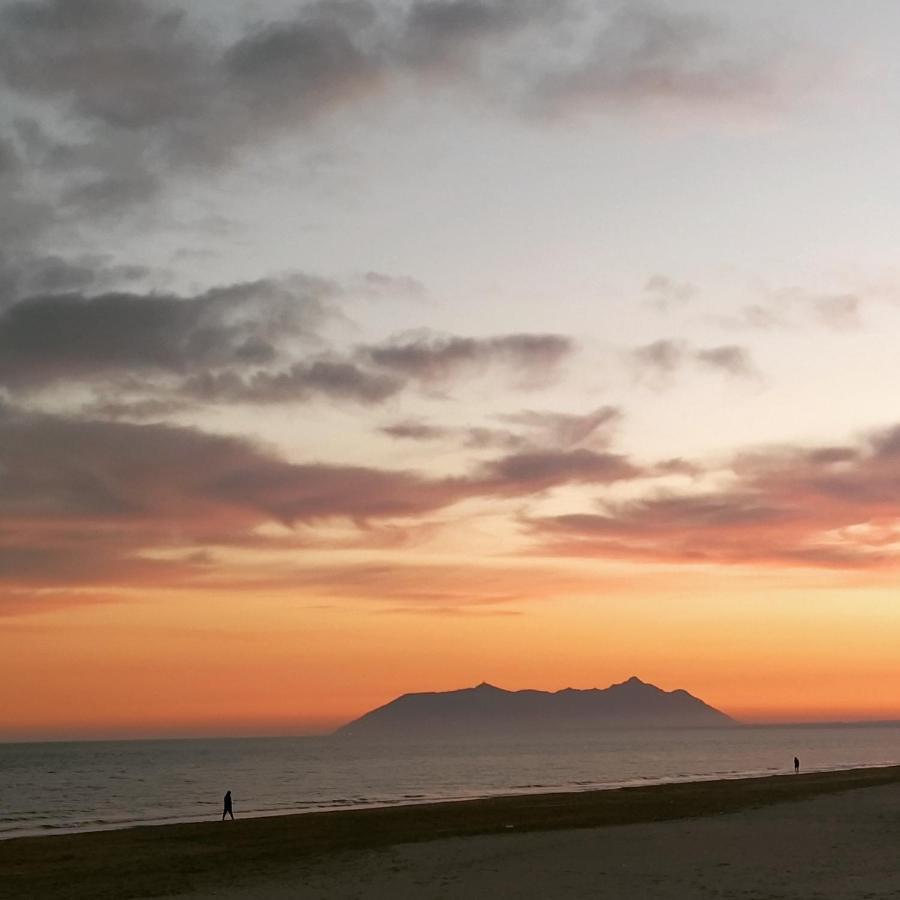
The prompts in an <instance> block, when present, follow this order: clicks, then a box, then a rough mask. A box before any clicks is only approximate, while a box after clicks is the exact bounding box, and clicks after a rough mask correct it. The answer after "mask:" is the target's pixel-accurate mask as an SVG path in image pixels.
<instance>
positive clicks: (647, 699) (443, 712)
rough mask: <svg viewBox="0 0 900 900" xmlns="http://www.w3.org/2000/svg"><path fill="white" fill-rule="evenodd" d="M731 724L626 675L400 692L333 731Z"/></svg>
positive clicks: (682, 694)
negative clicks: (542, 687)
mask: <svg viewBox="0 0 900 900" xmlns="http://www.w3.org/2000/svg"><path fill="white" fill-rule="evenodd" d="M736 724H737V723H736V722H735V721H734V719H732V718H730V717H729V716H727V715H725V713H723V712H720V711H719V710H717V709H715V708H714V707H712V706H709V705H708V704H707V703H704V702H703V701H702V700H699V699H697V697H694V696H692V695H691V694H689V693H688V692H687V691H683V690H676V691H664V690H661V689H660V688H658V687H656V686H655V685H652V684H647V683H646V682H644V681H641V679H640V678H637V677H633V678H629V679H628V680H627V681H623V682H622V683H621V684H613V685H611V686H610V687H608V688H603V689H599V688H593V689H590V690H584V691H582V690H575V689H574V688H565V689H564V690H561V691H555V692H550V691H505V690H503V689H502V688H498V687H494V686H493V685H491V684H487V683H482V684H479V685H478V687H474V688H464V689H462V690H458V691H446V692H433V693H422V694H403V695H402V696H400V697H397V699H396V700H392V701H391V702H390V703H387V704H385V705H384V706H380V707H378V708H377V709H373V710H371V711H370V712H367V713H365V714H364V715H362V716H360V717H359V718H358V719H354V720H353V721H352V722H348V723H347V724H346V725H344V726H343V727H341V728H339V729H338V730H337V732H335V733H336V734H341V735H352V736H354V737H355V736H365V737H403V738H407V737H427V736H431V735H435V736H449V735H455V734H461V735H473V734H474V735H478V734H495V735H496V734H504V733H517V732H518V733H520V732H529V733H533V732H579V731H581V732H585V731H597V730H603V729H608V728H633V727H642V728H648V727H688V726H697V725H736Z"/></svg>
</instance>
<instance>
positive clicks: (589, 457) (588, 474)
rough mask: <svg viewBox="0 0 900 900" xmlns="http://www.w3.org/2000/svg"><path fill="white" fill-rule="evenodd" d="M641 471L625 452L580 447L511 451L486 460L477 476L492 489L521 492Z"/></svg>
mask: <svg viewBox="0 0 900 900" xmlns="http://www.w3.org/2000/svg"><path fill="white" fill-rule="evenodd" d="M642 474H644V473H643V470H641V469H640V468H638V467H637V466H635V465H634V464H633V463H631V462H630V461H629V460H628V459H627V458H625V457H624V456H620V455H618V454H615V453H597V452H595V451H593V450H587V449H583V448H582V449H578V450H564V451H550V450H546V451H532V452H524V453H513V454H510V455H509V456H504V457H501V458H500V459H496V460H492V461H491V462H489V463H486V464H485V465H484V466H483V467H482V469H481V471H480V472H479V473H478V476H476V478H479V477H480V480H481V482H482V483H483V484H484V485H485V487H486V488H488V489H489V490H490V491H491V492H496V493H499V494H523V493H532V492H536V491H543V490H547V489H549V488H551V487H556V486H558V485H563V484H611V483H612V482H615V481H623V480H628V479H634V478H640V477H641V476H642Z"/></svg>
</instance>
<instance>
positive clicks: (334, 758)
mask: <svg viewBox="0 0 900 900" xmlns="http://www.w3.org/2000/svg"><path fill="white" fill-rule="evenodd" d="M795 755H796V756H799V757H800V759H801V762H802V767H803V771H807V772H808V771H823V770H832V769H843V768H854V767H857V766H881V765H891V764H897V763H900V723H895V724H877V725H833V726H823V725H817V726H743V727H737V728H696V729H659V730H639V731H638V730H635V731H613V732H607V733H603V734H592V735H583V736H572V735H567V736H565V737H564V738H553V737H550V736H541V737H530V738H528V739H522V738H517V739H507V740H503V739H491V740H480V741H476V740H465V739H458V740H454V741H452V742H446V741H443V742H436V741H425V740H423V741H411V742H409V741H408V742H403V743H387V742H372V741H361V740H355V739H348V738H337V737H294V738H235V739H217V740H207V739H202V740H160V741H104V742H73V743H34V744H24V743H19V744H0V837H2V838H9V837H16V836H19V835H26V834H56V833H61V832H67V831H81V830H98V829H106V828H122V827H129V826H133V825H140V824H154V823H166V822H192V821H203V820H206V819H218V818H219V817H220V816H221V812H222V795H223V794H224V793H225V791H226V790H229V789H230V790H231V791H232V795H233V797H234V810H235V814H236V816H238V817H241V816H243V817H248V816H265V815H278V814H284V813H303V812H310V811H314V810H334V809H346V808H348V807H365V806H379V805H391V804H401V803H421V802H426V801H429V800H459V799H466V798H474V797H489V796H496V795H501V794H523V793H529V792H548V791H582V790H596V789H602V788H612V787H620V786H625V785H635V784H652V783H662V782H672V781H696V780H702V779H710V778H737V777H741V776H745V775H765V774H772V773H777V772H787V771H789V770H790V769H791V768H792V761H793V757H794V756H795Z"/></svg>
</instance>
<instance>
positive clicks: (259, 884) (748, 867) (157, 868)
mask: <svg viewBox="0 0 900 900" xmlns="http://www.w3.org/2000/svg"><path fill="white" fill-rule="evenodd" d="M898 847H900V767H892V768H885V769H860V770H853V771H849V772H832V773H818V774H808V775H806V774H801V775H797V776H795V775H783V776H775V777H769V778H754V779H741V780H734V781H714V782H696V783H691V784H678V785H660V786H653V787H642V788H626V789H622V790H616V791H595V792H589V793H579V794H541V795H536V796H526V797H504V798H495V799H491V800H478V801H471V802H465V803H444V804H429V805H426V806H412V807H400V808H390V809H372V810H353V811H345V812H339V813H322V814H312V815H301V816H282V817H277V818H269V819H248V820H245V821H240V820H239V821H237V822H235V823H231V822H226V823H224V824H223V823H220V822H213V823H208V824H199V825H196V824H195V825H168V826H156V827H143V828H133V829H129V830H127V831H117V832H102V833H93V834H79V835H64V836H56V837H42V838H19V839H15V840H10V841H4V842H0V897H4V898H6V897H16V898H21V897H34V898H47V900H55V898H88V897H90V898H130V897H154V896H170V897H171V896H177V897H182V898H192V900H207V898H213V897H218V898H226V900H238V898H263V900H266V898H269V900H282V898H285V900H286V898H314V897H315V898H332V897H333V898H336V900H338V898H351V897H359V898H366V897H371V898H382V897H384V898H387V897H393V898H396V897H401V898H402V897H416V898H456V897H459V898H462V897H467V898H471V897H474V898H478V897H504V898H506V897H510V898H512V897H515V898H519V897H521V898H538V897H540V898H551V897H571V898H581V897H585V898H586V897H592V898H598V897H599V898H606V897H609V898H612V897H616V898H628V897H635V898H657V897H658V898H676V897H679V898H690V897H742V898H783V897H796V898H801V897H802V898H828V900H831V898H851V897H853V898H869V900H872V898H887V897H894V898H896V897H900V862H898V859H900V854H898V852H897V851H898Z"/></svg>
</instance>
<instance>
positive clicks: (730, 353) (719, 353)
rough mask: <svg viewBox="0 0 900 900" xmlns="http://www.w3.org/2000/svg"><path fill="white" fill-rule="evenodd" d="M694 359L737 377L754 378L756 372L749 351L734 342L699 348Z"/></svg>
mask: <svg viewBox="0 0 900 900" xmlns="http://www.w3.org/2000/svg"><path fill="white" fill-rule="evenodd" d="M694 359H696V361H697V362H698V363H700V364H701V365H703V366H706V367H708V368H711V369H718V370H719V371H722V372H725V373H726V374H727V375H732V376H734V377H736V378H752V377H753V376H754V375H755V374H756V369H755V367H754V365H753V363H752V362H751V360H750V354H749V352H748V351H747V350H746V349H745V348H744V347H738V346H735V345H734V344H729V345H725V346H721V347H708V348H706V349H704V350H697V351H696V353H695V354H694Z"/></svg>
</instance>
